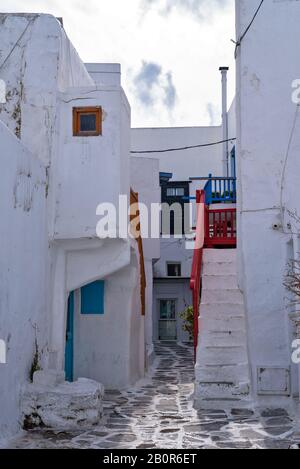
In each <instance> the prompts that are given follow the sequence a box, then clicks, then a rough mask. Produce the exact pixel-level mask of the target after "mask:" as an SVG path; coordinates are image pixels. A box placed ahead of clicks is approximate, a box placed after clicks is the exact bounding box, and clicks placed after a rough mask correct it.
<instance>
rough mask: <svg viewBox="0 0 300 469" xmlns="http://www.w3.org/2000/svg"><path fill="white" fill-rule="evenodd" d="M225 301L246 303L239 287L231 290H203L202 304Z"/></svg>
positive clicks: (227, 302) (228, 302)
mask: <svg viewBox="0 0 300 469" xmlns="http://www.w3.org/2000/svg"><path fill="white" fill-rule="evenodd" d="M211 303H225V304H239V305H243V304H244V299H243V295H242V293H241V292H240V290H238V289H231V290H206V289H205V288H204V289H203V290H202V297H201V304H211Z"/></svg>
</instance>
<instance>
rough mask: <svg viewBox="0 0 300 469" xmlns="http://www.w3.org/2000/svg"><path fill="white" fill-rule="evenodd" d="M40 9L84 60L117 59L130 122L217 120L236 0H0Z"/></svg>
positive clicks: (9, 7)
mask: <svg viewBox="0 0 300 469" xmlns="http://www.w3.org/2000/svg"><path fill="white" fill-rule="evenodd" d="M0 10H1V11H2V12H45V13H52V14H54V15H56V16H62V17H63V18H64V26H65V29H66V31H67V34H68V35H69V37H70V39H71V40H72V42H73V44H74V45H75V47H76V49H77V50H78V52H79V54H80V56H81V58H82V59H83V60H84V61H86V62H119V63H121V65H122V82H123V87H124V88H125V91H126V93H127V95H128V98H129V101H130V103H131V107H132V125H133V126H134V127H145V126H147V127H149V126H151V127H159V126H190V125H211V124H216V125H217V124H219V123H220V113H221V106H220V101H221V92H220V74H219V71H218V68H219V66H220V65H228V66H230V74H229V99H230V100H231V99H232V98H233V96H234V86H235V84H234V79H235V73H234V44H233V43H232V42H231V41H230V40H231V39H234V38H235V24H234V0H26V1H25V0H1V2H0Z"/></svg>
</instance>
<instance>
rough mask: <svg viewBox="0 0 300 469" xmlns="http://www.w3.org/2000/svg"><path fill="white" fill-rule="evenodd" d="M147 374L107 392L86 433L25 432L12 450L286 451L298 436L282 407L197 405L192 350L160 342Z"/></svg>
mask: <svg viewBox="0 0 300 469" xmlns="http://www.w3.org/2000/svg"><path fill="white" fill-rule="evenodd" d="M156 353H157V359H156V363H155V365H154V367H153V370H152V371H151V373H150V374H149V377H148V378H147V379H145V380H143V381H141V382H140V383H138V385H137V386H136V387H134V388H132V389H130V390H127V391H123V392H118V391H107V392H106V395H105V403H104V406H105V418H104V421H103V424H102V425H101V426H97V427H95V428H93V429H92V430H90V431H87V432H84V433H82V432H73V433H66V432H63V431H62V432H53V431H49V430H46V429H41V430H35V431H31V432H27V433H24V434H23V435H22V436H21V437H19V438H18V439H15V440H14V441H13V442H11V444H10V445H9V447H10V448H25V449H26V448H27V449H28V448H50V449H51V448H66V449H67V448H68V449H80V448H83V449H187V450H188V449H288V448H290V447H292V446H293V445H294V447H296V448H297V447H298V443H300V435H298V436H297V435H296V434H295V433H294V432H293V421H292V419H291V418H290V417H289V416H288V414H287V412H286V411H285V410H283V409H271V410H270V409H269V410H265V411H264V412H262V413H261V414H260V415H257V414H256V413H254V412H253V411H252V410H251V409H231V410H230V411H219V410H214V409H211V410H206V411H204V410H203V411H198V412H197V411H196V410H194V409H193V399H192V396H193V379H194V366H193V350H192V348H191V347H189V346H184V345H177V344H171V343H167V344H158V345H157V346H156Z"/></svg>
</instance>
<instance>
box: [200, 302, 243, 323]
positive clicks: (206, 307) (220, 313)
mask: <svg viewBox="0 0 300 469" xmlns="http://www.w3.org/2000/svg"><path fill="white" fill-rule="evenodd" d="M204 316H208V317H211V318H220V319H221V320H223V319H224V320H226V319H228V318H229V317H233V318H237V317H242V318H244V305H243V304H237V303H235V304H232V303H210V304H203V303H202V304H201V305H200V317H204Z"/></svg>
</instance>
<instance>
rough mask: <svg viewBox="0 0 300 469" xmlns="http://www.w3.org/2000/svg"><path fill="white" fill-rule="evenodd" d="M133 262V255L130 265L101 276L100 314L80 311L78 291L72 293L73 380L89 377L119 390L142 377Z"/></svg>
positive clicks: (141, 325) (141, 324) (141, 334)
mask: <svg viewBox="0 0 300 469" xmlns="http://www.w3.org/2000/svg"><path fill="white" fill-rule="evenodd" d="M136 262H137V260H136V258H135V256H133V257H132V266H128V267H125V268H124V269H122V270H119V271H118V272H116V273H115V274H112V275H109V276H107V277H104V278H103V280H104V281H105V304H104V314H103V315H101V316H90V315H82V314H80V291H77V292H76V295H75V321H74V331H75V337H74V374H75V376H74V378H75V379H77V378H79V377H84V378H90V379H93V380H96V381H98V382H101V383H102V384H104V386H105V388H106V389H121V388H124V387H127V386H129V385H130V384H134V383H135V382H136V381H137V380H138V379H139V378H141V377H142V376H143V374H144V352H143V349H144V344H143V340H142V339H144V332H143V329H144V318H143V317H142V316H141V308H140V295H139V288H138V287H139V270H138V266H137V264H136ZM134 264H135V265H134ZM141 347H142V348H141Z"/></svg>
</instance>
